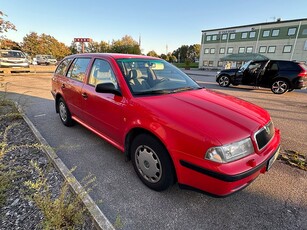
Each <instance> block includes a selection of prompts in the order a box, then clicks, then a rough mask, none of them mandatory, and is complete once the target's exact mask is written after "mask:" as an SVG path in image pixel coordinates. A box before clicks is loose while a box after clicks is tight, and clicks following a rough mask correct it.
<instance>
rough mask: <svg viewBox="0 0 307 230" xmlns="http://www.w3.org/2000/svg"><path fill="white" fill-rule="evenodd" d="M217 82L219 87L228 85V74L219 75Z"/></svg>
mask: <svg viewBox="0 0 307 230" xmlns="http://www.w3.org/2000/svg"><path fill="white" fill-rule="evenodd" d="M218 83H219V85H220V86H221V87H228V86H229V85H230V79H229V77H228V76H220V77H219V80H218Z"/></svg>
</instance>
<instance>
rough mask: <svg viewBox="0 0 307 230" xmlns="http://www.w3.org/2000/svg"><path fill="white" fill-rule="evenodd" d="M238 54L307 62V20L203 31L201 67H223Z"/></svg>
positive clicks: (235, 64) (237, 63) (236, 63)
mask: <svg viewBox="0 0 307 230" xmlns="http://www.w3.org/2000/svg"><path fill="white" fill-rule="evenodd" d="M235 53H259V54H262V55H265V56H266V57H268V58H270V59H279V60H295V61H298V62H306V61H307V18H303V19H296V20H287V21H282V20H281V19H277V21H275V22H266V23H259V24H251V25H244V26H236V27H227V28H218V29H211V30H203V31H202V41H201V52H200V60H199V68H213V67H215V68H216V67H218V68H224V67H225V65H226V64H227V63H226V62H225V61H221V60H220V58H223V57H225V56H226V55H229V54H235ZM228 64H229V63H228ZM241 64H242V62H235V63H234V62H232V63H231V65H232V66H238V65H241Z"/></svg>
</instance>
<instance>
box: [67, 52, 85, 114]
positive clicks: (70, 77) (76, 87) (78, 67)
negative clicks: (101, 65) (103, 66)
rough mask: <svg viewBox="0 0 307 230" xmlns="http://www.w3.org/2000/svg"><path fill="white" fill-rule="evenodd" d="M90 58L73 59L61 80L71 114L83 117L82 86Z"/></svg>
mask: <svg viewBox="0 0 307 230" xmlns="http://www.w3.org/2000/svg"><path fill="white" fill-rule="evenodd" d="M90 60H91V58H76V59H74V60H73V63H72V64H71V66H70V68H69V70H68V72H67V75H66V77H65V78H63V80H62V82H61V88H62V94H63V97H64V100H65V102H66V104H67V106H68V108H69V110H70V112H71V114H72V115H73V116H75V117H77V118H79V119H83V97H84V95H83V94H82V88H83V85H84V79H85V76H86V72H87V70H88V66H89V63H90Z"/></svg>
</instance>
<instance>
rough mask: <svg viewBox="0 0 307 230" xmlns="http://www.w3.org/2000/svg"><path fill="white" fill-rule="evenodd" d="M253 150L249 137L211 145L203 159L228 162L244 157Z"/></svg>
mask: <svg viewBox="0 0 307 230" xmlns="http://www.w3.org/2000/svg"><path fill="white" fill-rule="evenodd" d="M253 152H254V147H253V143H252V140H251V139H250V138H246V139H244V140H241V141H238V142H235V143H231V144H229V145H223V146H218V147H212V148H210V149H208V151H207V152H206V155H205V159H208V160H211V161H215V162H219V163H228V162H231V161H235V160H237V159H240V158H242V157H245V156H247V155H249V154H251V153H253Z"/></svg>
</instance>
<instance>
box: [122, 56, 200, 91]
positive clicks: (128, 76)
mask: <svg viewBox="0 0 307 230" xmlns="http://www.w3.org/2000/svg"><path fill="white" fill-rule="evenodd" d="M117 63H118V65H119V66H120V69H121V71H122V74H123V76H124V77H125V80H126V82H127V84H128V86H129V88H130V90H131V92H132V94H133V95H157V94H169V93H176V92H181V91H187V90H195V89H201V87H200V86H199V85H198V84H197V83H196V82H195V81H193V80H192V79H191V78H190V77H189V76H187V75H186V74H185V73H183V72H182V71H180V70H179V69H178V68H176V67H175V66H173V65H172V64H170V63H168V62H166V61H164V60H150V59H118V60H117Z"/></svg>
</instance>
